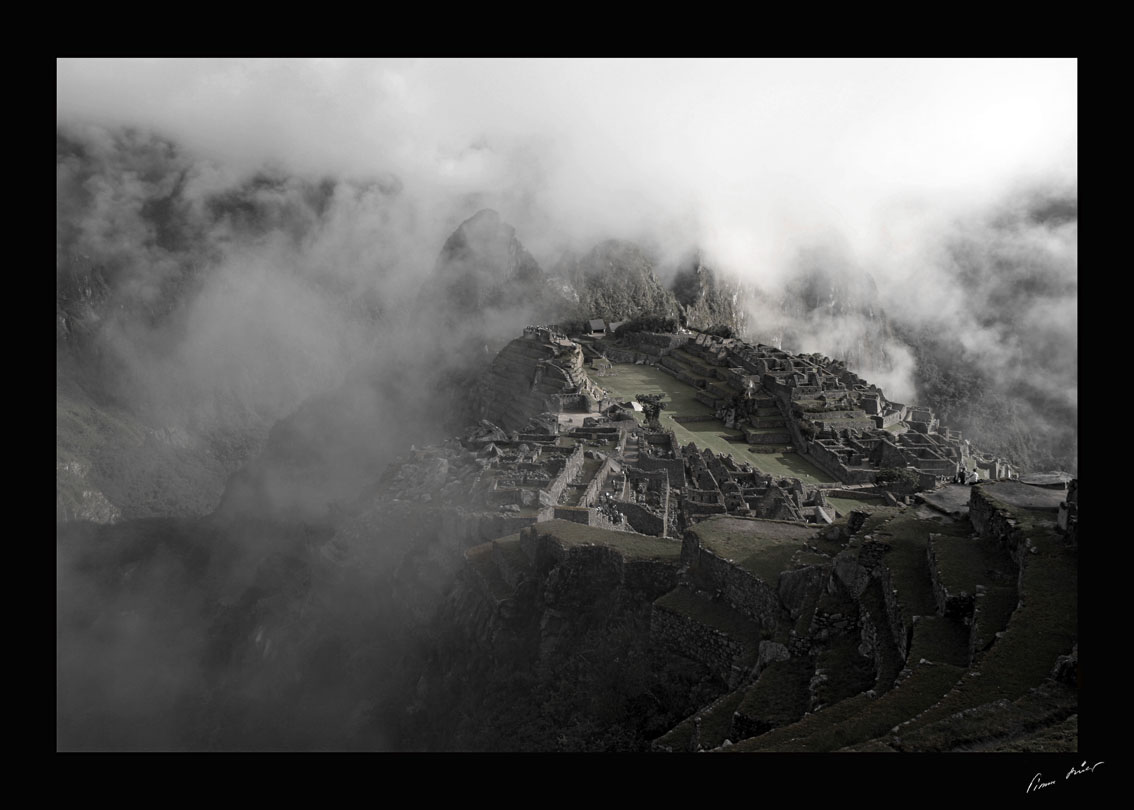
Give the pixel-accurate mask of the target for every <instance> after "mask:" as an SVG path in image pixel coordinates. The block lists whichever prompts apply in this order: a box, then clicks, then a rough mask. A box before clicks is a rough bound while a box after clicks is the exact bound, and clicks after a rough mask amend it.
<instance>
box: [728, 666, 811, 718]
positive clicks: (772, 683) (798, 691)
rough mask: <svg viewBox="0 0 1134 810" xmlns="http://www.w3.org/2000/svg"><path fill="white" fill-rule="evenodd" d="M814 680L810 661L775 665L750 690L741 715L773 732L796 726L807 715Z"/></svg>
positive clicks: (769, 667) (742, 703) (768, 667)
mask: <svg viewBox="0 0 1134 810" xmlns="http://www.w3.org/2000/svg"><path fill="white" fill-rule="evenodd" d="M810 679H811V662H810V660H809V659H808V658H806V657H795V658H789V659H788V660H786V661H773V662H772V663H770V664H768V666H767V667H765V668H764V670H763V671H762V672H761V673H760V677H759V678H758V679H757V680H756V683H754V684H753V685H752V686H751V687H749V689H748V691H747V692H746V693H745V695H744V700H743V701H741V703H740V706H739V707H738V708H737V711H739V712H740V713H741V714H742V715H745V716H746V717H750V718H752V719H753V720H758V721H761V722H763V723H766V724H768V725H769V726H771V727H772V728H779V727H780V726H785V725H787V724H789V723H794V722H795V721H796V720H798V719H799V718H800V717H802V716H803V713H804V712H805V711H807V705H808V703H809V701H810V694H809V693H808V691H807V685H808V682H809V681H810Z"/></svg>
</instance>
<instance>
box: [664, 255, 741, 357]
mask: <svg viewBox="0 0 1134 810" xmlns="http://www.w3.org/2000/svg"><path fill="white" fill-rule="evenodd" d="M671 287H672V289H673V294H674V297H675V298H676V299H677V304H678V307H679V313H680V318H681V322H682V324H683V325H684V326H686V327H688V328H690V329H697V330H700V331H705V330H708V329H713V328H714V327H722V326H723V327H726V328H727V329H728V330H729V331H730V332H731V333H732V334H733V335H735V336H738V337H739V336H740V335H741V334H742V333H743V331H744V325H745V317H744V311H743V309H742V308H741V305H740V285H739V284H737V283H736V282H732V281H726V280H725V279H723V278H721V277H720V275H719V274H718V273H717V272H716V271H715V270H713V269H712V268H711V267H709V266H708V265H707V264H705V263H704V262H703V261H702V257H701V255H700V254H699V253H695V254H694V255H692V256H691V257H690V258H689V259H688V260H687V261H685V262H683V263H682V265H681V266H680V267H678V269H677V273H676V274H675V275H674V278H673V282H672V285H671Z"/></svg>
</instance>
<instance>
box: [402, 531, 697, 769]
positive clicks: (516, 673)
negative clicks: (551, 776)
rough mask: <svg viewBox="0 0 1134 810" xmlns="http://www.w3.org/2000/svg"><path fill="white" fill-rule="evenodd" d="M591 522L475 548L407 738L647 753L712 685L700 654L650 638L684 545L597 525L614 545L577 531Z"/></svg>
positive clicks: (425, 742) (419, 743)
mask: <svg viewBox="0 0 1134 810" xmlns="http://www.w3.org/2000/svg"><path fill="white" fill-rule="evenodd" d="M584 528H585V527H579V526H578V525H577V524H571V523H567V522H565V521H550V522H548V523H544V524H538V526H536V527H533V528H532V529H529V530H525V531H524V532H523V533H522V534H521V535H513V536H510V537H506V538H501V539H500V540H497V541H494V542H492V543H489V544H485V545H483V546H478V547H475V548H473V549H470V550H469V551H468V553H467V555H466V559H467V562H466V565H465V567H464V569H463V570H462V572H461V575H460V577H459V579H458V581H457V584H456V586H455V588H454V589H453V591H452V592H451V593H450V595H449V598H448V600H447V602H446V607H445V608H444V609H443V610H442V612H441V613H440V614H439V615H438V619H437V621H436V622H435V623H434V624H433V626H432V628H431V632H430V642H431V644H430V652H429V654H428V657H427V662H426V663H427V665H426V667H425V668H424V669H423V674H422V677H421V679H420V680H419V681H418V684H417V686H416V690H415V692H416V699H415V700H414V701H413V705H412V707H411V709H410V711H409V713H408V715H407V721H406V724H405V727H404V735H403V744H404V745H406V747H408V748H410V749H414V750H421V749H426V750H496V751H501V750H503V751H527V750H532V751H538V750H559V751H611V750H615V751H618V750H645V746H646V744H647V741H648V740H649V738H650V737H651V736H652V735H654V734H657V733H660V731H662V730H664V729H665V728H667V727H668V726H669V725H671V724H672V723H674V722H676V720H677V719H679V718H680V717H681V716H682V713H683V712H685V711H688V710H689V709H690V708H691V707H692V706H695V705H696V704H697V702H698V700H703V699H705V698H706V697H707V696H711V695H712V694H713V692H712V687H711V686H710V685H709V684H710V682H711V681H712V677H711V675H710V674H709V672H708V670H707V669H706V668H705V667H704V666H703V665H700V664H698V663H696V662H693V661H690V660H678V659H677V658H669V659H666V660H658V659H656V658H654V657H652V655H651V652H650V649H649V635H650V610H651V608H650V603H651V601H652V600H653V599H655V598H656V597H657V596H659V595H660V594H662V593H664V592H666V591H667V590H669V589H671V588H672V587H673V585H674V584H675V583H676V578H677V562H678V561H677V551H678V550H679V545H678V544H677V543H675V542H674V541H666V540H662V539H660V538H646V537H643V536H639V535H632V534H629V533H623V532H604V531H602V530H595V529H586V530H585V533H586V535H587V537H588V538H590V539H595V538H601V539H605V540H608V541H610V542H609V544H606V543H603V542H601V539H600V542H599V543H597V544H593V543H591V542H589V541H588V542H579V536H580V535H581V532H582V531H583V530H584ZM635 544H637V547H635ZM647 546H648V547H647ZM717 688H718V689H719V684H718V685H717Z"/></svg>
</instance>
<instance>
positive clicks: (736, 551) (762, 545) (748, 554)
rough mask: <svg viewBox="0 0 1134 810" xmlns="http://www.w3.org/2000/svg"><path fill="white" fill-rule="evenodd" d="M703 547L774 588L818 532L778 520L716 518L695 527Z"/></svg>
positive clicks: (718, 516)
mask: <svg viewBox="0 0 1134 810" xmlns="http://www.w3.org/2000/svg"><path fill="white" fill-rule="evenodd" d="M693 531H694V532H695V533H696V534H697V537H698V539H700V541H701V543H702V545H703V546H704V547H705V548H707V549H708V550H710V551H712V552H713V553H714V554H716V555H717V556H718V557H722V558H724V559H726V560H730V561H732V562H733V563H735V564H736V565H737V566H738V567H740V568H742V569H744V570H745V571H748V572H749V573H751V574H754V575H755V576H757V577H759V578H760V579H762V580H764V581H765V582H767V583H769V584H772V585H774V584H775V583H776V579H777V578H778V577H779V574H780V571H783V570H784V569H785V568H788V567H791V560H792V555H794V554H795V553H796V552H797V551H798V550H799V549H800V548H802V546H803V542H804V541H805V540H810V539H812V538H814V537H815V535H816V529H815V528H814V527H811V526H804V525H801V524H798V523H787V522H785V521H779V520H759V519H746V518H735V517H731V516H724V515H715V516H713V517H711V518H709V519H707V520H703V521H701V522H700V523H698V524H696V525H695V526H694V527H693Z"/></svg>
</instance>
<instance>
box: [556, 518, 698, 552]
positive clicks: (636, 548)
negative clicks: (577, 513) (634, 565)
mask: <svg viewBox="0 0 1134 810" xmlns="http://www.w3.org/2000/svg"><path fill="white" fill-rule="evenodd" d="M535 530H536V531H537V532H538V533H539V534H540V535H541V536H542V535H550V536H551V537H554V538H555V539H556V540H558V541H559V542H560V543H562V544H563V545H564V546H565V547H567V548H571V547H573V546H606V547H608V548H611V549H614V550H615V551H618V552H619V553H620V554H622V556H624V557H628V558H635V559H655V560H677V559H678V558H680V557H681V542H680V541H679V540H673V539H669V538H664V537H651V536H649V535H645V534H634V533H633V532H618V531H613V530H610V529H600V528H597V527H595V526H585V525H583V524H581V523H574V522H572V521H570V520H549V521H545V522H544V523H537V524H536V526H535Z"/></svg>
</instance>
